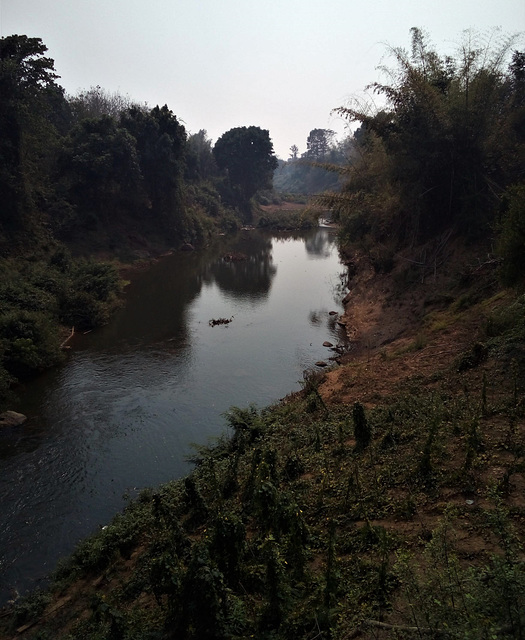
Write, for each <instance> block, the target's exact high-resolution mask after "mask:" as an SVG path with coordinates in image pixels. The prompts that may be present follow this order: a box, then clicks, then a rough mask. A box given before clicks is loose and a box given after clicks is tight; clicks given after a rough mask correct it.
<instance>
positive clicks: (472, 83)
mask: <svg viewBox="0 0 525 640" xmlns="http://www.w3.org/2000/svg"><path fill="white" fill-rule="evenodd" d="M411 38H412V43H411V44H412V47H411V50H410V51H406V50H404V49H402V48H392V49H390V51H389V53H390V54H391V55H392V57H393V60H394V66H393V67H392V68H389V67H385V66H383V67H381V70H382V71H383V73H384V74H385V75H386V78H387V80H386V82H385V83H381V82H374V83H372V85H371V88H372V89H373V90H374V91H375V92H376V93H378V94H380V95H381V96H383V97H384V99H385V101H386V103H385V106H384V107H383V109H382V110H381V111H379V112H378V111H375V112H374V111H373V110H371V109H369V108H367V107H366V105H358V104H356V105H355V107H342V108H340V109H337V110H336V111H337V112H338V113H339V114H340V115H343V116H344V117H346V118H348V120H350V121H357V122H360V123H361V128H360V129H359V130H358V132H356V142H357V144H358V148H359V154H358V156H356V159H355V162H354V165H353V166H352V167H351V170H350V171H349V173H348V181H347V183H346V185H345V186H344V188H343V193H342V194H341V195H340V196H338V195H337V194H335V195H333V196H332V197H331V198H329V197H328V198H326V199H325V203H326V204H328V205H330V206H333V207H334V208H335V210H336V214H337V215H338V216H339V218H340V220H341V222H342V224H343V228H344V232H345V234H346V235H347V236H348V237H350V238H352V239H354V240H355V239H356V233H358V234H359V236H360V237H363V236H365V235H366V234H368V233H371V234H372V237H373V240H375V241H377V240H379V241H381V240H383V239H385V238H387V237H394V238H396V239H397V240H398V241H400V242H404V243H407V242H413V241H416V242H418V241H420V240H424V239H427V238H429V237H432V236H433V235H434V234H436V233H439V232H442V231H443V230H444V229H446V228H448V227H452V226H454V227H456V228H457V229H458V230H459V231H461V232H462V233H463V234H465V235H466V236H467V237H470V238H475V237H481V236H482V234H484V233H486V231H487V229H488V228H489V226H490V224H492V223H493V220H494V215H495V212H496V210H497V207H498V204H499V198H500V196H501V194H502V193H503V192H504V190H505V189H506V188H507V187H508V186H509V185H512V184H514V183H515V182H516V177H517V176H518V175H519V169H518V167H519V165H520V164H521V165H522V164H523V158H524V155H523V153H524V149H525V146H524V137H523V131H522V128H521V129H520V128H518V130H516V128H515V123H516V122H517V120H519V121H522V120H523V115H522V114H523V87H522V84H523V81H522V73H521V70H522V58H521V57H520V55H519V54H517V52H516V54H515V55H514V59H513V64H512V65H511V66H510V67H509V68H508V69H507V71H506V72H505V69H504V65H505V62H506V61H508V58H509V54H510V50H511V47H512V45H513V42H514V38H513V37H507V38H505V37H500V38H497V37H493V38H491V39H490V40H489V41H488V42H483V41H481V42H480V41H478V40H476V37H475V35H474V34H472V33H468V34H466V35H465V39H464V41H463V43H462V44H461V45H460V47H459V50H458V53H457V55H456V57H454V58H452V57H449V56H441V55H439V54H438V53H437V52H436V51H435V50H434V48H433V47H432V45H431V43H430V42H429V38H428V36H427V35H426V34H425V33H424V32H422V31H421V30H420V29H417V28H413V29H412V30H411ZM520 114H521V115H520ZM515 216H516V214H515V213H514V214H513V217H515ZM347 227H348V228H347ZM518 242H519V241H518ZM509 250H510V249H509Z"/></svg>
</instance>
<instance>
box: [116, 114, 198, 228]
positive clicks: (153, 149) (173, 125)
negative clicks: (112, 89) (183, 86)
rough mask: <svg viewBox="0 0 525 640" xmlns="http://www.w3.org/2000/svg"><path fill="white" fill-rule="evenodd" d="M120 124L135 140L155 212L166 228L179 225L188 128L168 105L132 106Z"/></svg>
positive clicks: (155, 215)
mask: <svg viewBox="0 0 525 640" xmlns="http://www.w3.org/2000/svg"><path fill="white" fill-rule="evenodd" d="M121 125H122V127H124V129H126V130H127V131H128V132H129V133H130V134H131V135H132V136H133V138H134V139H135V141H136V149H137V153H138V160H139V165H140V170H141V172H142V176H143V179H144V186H145V189H146V193H147V196H148V198H149V201H150V204H151V210H152V214H153V216H154V217H155V218H156V219H157V220H160V221H161V222H162V223H163V225H164V227H165V229H168V228H172V227H173V226H174V225H175V226H176V225H177V217H178V218H180V215H181V208H182V206H181V203H182V179H183V172H184V166H185V152H186V130H185V128H184V126H183V125H182V124H180V122H179V121H178V120H177V118H176V116H175V115H174V114H173V112H172V111H171V110H170V109H169V108H168V106H167V105H164V106H163V107H159V106H156V107H154V108H153V109H151V111H149V112H146V111H144V110H143V109H139V108H137V107H132V108H131V109H129V110H128V111H126V112H124V113H123V114H122V117H121Z"/></svg>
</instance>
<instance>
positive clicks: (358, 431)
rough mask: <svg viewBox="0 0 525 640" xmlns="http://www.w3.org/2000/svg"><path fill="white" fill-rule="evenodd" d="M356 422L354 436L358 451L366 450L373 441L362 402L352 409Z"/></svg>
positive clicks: (355, 404) (356, 403)
mask: <svg viewBox="0 0 525 640" xmlns="http://www.w3.org/2000/svg"><path fill="white" fill-rule="evenodd" d="M352 418H353V420H354V436H355V441H356V447H357V449H365V448H366V447H368V445H369V444H370V440H371V439H372V430H371V428H370V424H369V422H368V420H367V419H366V414H365V408H364V407H363V405H362V404H361V403H360V402H355V403H354V406H353V408H352Z"/></svg>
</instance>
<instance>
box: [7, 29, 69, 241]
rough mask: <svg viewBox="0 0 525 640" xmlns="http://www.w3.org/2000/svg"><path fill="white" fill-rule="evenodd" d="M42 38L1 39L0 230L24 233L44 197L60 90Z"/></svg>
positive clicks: (17, 36) (14, 37) (61, 93)
mask: <svg viewBox="0 0 525 640" xmlns="http://www.w3.org/2000/svg"><path fill="white" fill-rule="evenodd" d="M46 51H47V47H46V46H45V45H44V44H43V43H42V40H41V39H40V38H28V37H27V36H25V35H12V36H8V37H6V38H1V39H0V96H1V99H0V131H1V132H2V133H1V135H0V203H1V210H0V226H1V227H3V229H4V232H8V233H12V232H17V231H20V230H21V229H27V228H28V226H30V224H31V221H32V215H34V213H35V209H36V206H35V203H36V202H37V201H38V200H39V199H43V198H44V195H43V194H44V193H45V191H46V189H47V185H48V174H49V159H50V157H51V156H52V154H53V150H54V142H55V139H56V130H55V127H54V124H53V121H54V120H55V117H54V113H53V112H54V110H55V109H56V110H59V109H60V108H62V107H63V105H64V103H65V100H64V95H63V94H64V92H63V89H62V88H61V87H59V86H58V85H57V84H56V82H55V80H56V79H57V78H58V76H57V75H56V73H55V72H54V62H53V60H52V59H51V58H47V57H46V56H45V55H44V54H45V52H46Z"/></svg>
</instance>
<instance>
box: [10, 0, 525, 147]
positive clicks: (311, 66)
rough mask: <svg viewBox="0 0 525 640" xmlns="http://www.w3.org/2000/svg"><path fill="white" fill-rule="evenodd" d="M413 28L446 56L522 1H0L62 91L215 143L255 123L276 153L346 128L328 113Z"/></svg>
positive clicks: (516, 26) (509, 16)
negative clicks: (110, 102) (142, 111)
mask: <svg viewBox="0 0 525 640" xmlns="http://www.w3.org/2000/svg"><path fill="white" fill-rule="evenodd" d="M414 26H416V27H420V28H422V29H425V30H426V31H427V32H428V33H429V35H430V36H431V40H432V42H433V43H434V44H435V46H436V47H437V49H438V50H439V51H440V52H443V53H452V52H453V51H454V49H455V46H456V45H457V43H458V42H459V41H460V40H461V34H462V32H463V31H464V30H465V29H474V30H476V31H478V32H480V33H482V34H483V33H488V32H489V31H490V29H491V28H493V27H501V29H502V33H503V34H506V35H510V34H514V33H518V32H524V31H525V1H524V0H359V1H358V0H0V34H1V35H2V36H7V35H11V34H14V33H18V34H25V35H28V36H31V37H39V38H42V40H43V41H44V43H45V44H46V45H47V47H48V49H49V51H48V55H49V56H50V57H51V58H53V59H54V60H55V68H56V70H57V73H58V74H59V75H60V76H61V78H60V80H59V82H60V84H61V85H62V86H63V87H64V88H65V89H66V91H67V92H68V93H69V94H74V93H77V92H78V91H79V90H81V89H87V88H89V87H92V86H96V85H100V86H101V87H103V88H104V89H106V90H107V91H110V92H113V91H119V92H120V93H122V94H124V95H129V96H130V97H131V98H132V99H134V100H136V101H137V102H146V103H147V104H148V105H149V106H151V107H154V106H155V105H156V104H159V105H161V106H162V105H164V104H167V105H168V106H169V108H170V109H172V111H173V112H174V113H175V114H176V116H177V117H178V118H179V119H180V120H182V121H183V123H184V124H185V126H186V128H187V129H188V131H189V132H191V133H195V132H197V131H199V130H200V129H206V130H207V131H208V134H209V136H210V137H211V138H212V139H213V140H214V141H215V140H216V139H217V138H218V137H219V136H221V135H222V134H223V133H224V132H225V131H228V130H229V129H231V128H233V127H238V126H250V125H256V126H259V127H261V128H263V129H268V130H269V131H270V137H271V138H272V140H273V143H274V148H275V151H276V153H277V154H278V155H279V156H280V157H282V158H287V157H288V156H289V149H290V146H291V145H293V144H295V145H297V146H298V147H299V151H300V152H301V153H302V152H303V151H305V150H306V139H307V137H308V134H309V132H310V131H311V130H312V129H316V128H329V129H334V130H335V131H336V132H337V133H338V136H339V137H341V135H342V134H343V132H344V123H343V122H342V121H341V120H340V119H339V118H337V117H336V116H333V115H331V114H330V112H331V110H332V109H334V108H335V107H339V106H342V105H344V104H346V103H347V101H348V100H349V99H350V98H351V97H352V96H356V95H357V96H359V95H361V94H362V91H363V89H364V87H365V86H366V85H367V84H368V83H370V82H373V81H374V80H378V79H380V75H379V72H378V71H377V70H376V67H377V65H378V64H380V63H381V61H382V58H383V56H384V54H385V51H386V45H387V44H388V45H392V46H402V47H405V48H409V46H410V33H409V30H410V28H411V27H414ZM523 47H524V44H523V40H522V41H521V46H520V48H521V49H523ZM0 99H1V96H0Z"/></svg>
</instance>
